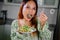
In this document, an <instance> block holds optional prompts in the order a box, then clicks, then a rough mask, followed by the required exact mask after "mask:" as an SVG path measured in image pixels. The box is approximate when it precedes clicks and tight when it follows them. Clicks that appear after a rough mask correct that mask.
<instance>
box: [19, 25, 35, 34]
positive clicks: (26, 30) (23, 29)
mask: <svg viewBox="0 0 60 40" xmlns="http://www.w3.org/2000/svg"><path fill="white" fill-rule="evenodd" d="M35 31H36V29H35V28H34V27H29V26H27V25H24V26H22V27H20V28H19V32H20V33H31V32H35Z"/></svg>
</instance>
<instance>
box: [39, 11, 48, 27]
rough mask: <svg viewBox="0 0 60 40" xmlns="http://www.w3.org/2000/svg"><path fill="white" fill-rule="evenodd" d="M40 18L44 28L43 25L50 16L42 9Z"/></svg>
mask: <svg viewBox="0 0 60 40" xmlns="http://www.w3.org/2000/svg"><path fill="white" fill-rule="evenodd" d="M38 18H39V20H40V25H41V26H42V28H43V26H44V25H45V23H46V21H47V19H48V17H47V16H46V14H45V13H44V12H43V11H42V12H41V13H40V16H39V17H38Z"/></svg>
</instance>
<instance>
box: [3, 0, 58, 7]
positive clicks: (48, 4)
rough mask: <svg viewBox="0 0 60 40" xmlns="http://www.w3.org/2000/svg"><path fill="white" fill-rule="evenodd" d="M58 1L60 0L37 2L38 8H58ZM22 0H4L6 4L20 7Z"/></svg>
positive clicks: (39, 0) (40, 0)
mask: <svg viewBox="0 0 60 40" xmlns="http://www.w3.org/2000/svg"><path fill="white" fill-rule="evenodd" d="M58 1H59V0H37V3H38V6H39V7H52V8H57V7H58ZM21 2H22V0H4V3H5V4H8V5H9V4H14V5H15V4H16V5H20V3H21Z"/></svg>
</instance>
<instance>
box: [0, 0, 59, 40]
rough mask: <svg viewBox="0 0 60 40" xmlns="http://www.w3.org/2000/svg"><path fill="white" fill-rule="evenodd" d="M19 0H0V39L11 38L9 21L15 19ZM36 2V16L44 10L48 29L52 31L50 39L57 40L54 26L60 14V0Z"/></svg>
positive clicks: (6, 39) (9, 39) (38, 0)
mask: <svg viewBox="0 0 60 40" xmlns="http://www.w3.org/2000/svg"><path fill="white" fill-rule="evenodd" d="M21 1H22V0H0V40H11V38H10V31H11V23H12V21H13V20H15V19H17V15H18V12H19V7H20V4H21ZM37 2H38V13H37V16H39V14H40V12H41V11H44V12H45V14H46V15H47V16H48V24H49V30H50V31H51V32H52V34H51V40H57V38H56V37H57V36H56V35H57V33H56V32H55V28H56V27H57V26H56V25H57V23H58V22H59V21H58V20H60V19H58V16H60V15H59V13H60V12H59V9H60V6H59V5H60V3H59V2H60V0H37ZM57 19H58V20H57ZM57 21H58V22H57ZM54 34H55V35H54ZM55 36H56V37H55ZM58 40H59V39H58Z"/></svg>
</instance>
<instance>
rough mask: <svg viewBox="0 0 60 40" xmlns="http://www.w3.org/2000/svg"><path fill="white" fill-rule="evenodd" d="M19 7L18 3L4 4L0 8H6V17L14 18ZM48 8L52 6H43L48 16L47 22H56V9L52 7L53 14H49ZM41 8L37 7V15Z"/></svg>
mask: <svg viewBox="0 0 60 40" xmlns="http://www.w3.org/2000/svg"><path fill="white" fill-rule="evenodd" d="M19 7H20V6H18V5H4V6H3V8H2V10H7V18H11V19H16V18H17V14H18V12H19ZM50 9H53V8H45V13H46V15H47V16H48V23H49V24H56V17H57V9H54V10H55V13H54V14H50ZM41 10H42V8H38V15H39V14H40V12H41Z"/></svg>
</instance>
